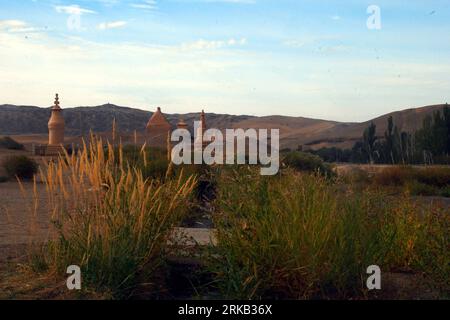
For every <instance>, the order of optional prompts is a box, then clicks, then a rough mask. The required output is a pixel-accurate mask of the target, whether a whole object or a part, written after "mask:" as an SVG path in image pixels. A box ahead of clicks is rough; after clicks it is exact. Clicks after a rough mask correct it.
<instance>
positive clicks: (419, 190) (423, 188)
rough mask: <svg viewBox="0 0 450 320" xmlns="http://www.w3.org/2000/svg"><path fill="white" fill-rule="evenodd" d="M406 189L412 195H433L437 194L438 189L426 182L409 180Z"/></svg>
mask: <svg viewBox="0 0 450 320" xmlns="http://www.w3.org/2000/svg"><path fill="white" fill-rule="evenodd" d="M406 189H407V190H408V191H409V193H410V194H411V195H414V196H435V195H439V189H438V188H436V187H433V186H430V185H428V184H424V183H420V182H417V181H411V182H409V183H407V184H406Z"/></svg>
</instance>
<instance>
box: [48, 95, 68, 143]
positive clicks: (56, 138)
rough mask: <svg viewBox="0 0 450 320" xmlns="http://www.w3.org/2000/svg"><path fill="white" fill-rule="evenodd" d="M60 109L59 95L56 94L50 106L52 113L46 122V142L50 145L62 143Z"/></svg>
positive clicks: (62, 119) (62, 132)
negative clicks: (53, 102)
mask: <svg viewBox="0 0 450 320" xmlns="http://www.w3.org/2000/svg"><path fill="white" fill-rule="evenodd" d="M61 111H62V109H61V107H60V106H59V95H58V94H56V97H55V104H54V105H53V107H52V114H51V116H50V120H49V122H48V144H49V145H51V146H59V145H62V144H64V127H65V123H64V118H63V116H62V112H61Z"/></svg>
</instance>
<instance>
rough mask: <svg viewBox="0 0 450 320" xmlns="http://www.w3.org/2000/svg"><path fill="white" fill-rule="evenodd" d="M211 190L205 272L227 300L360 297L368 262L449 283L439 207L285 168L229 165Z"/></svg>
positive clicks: (445, 223)
mask: <svg viewBox="0 0 450 320" xmlns="http://www.w3.org/2000/svg"><path fill="white" fill-rule="evenodd" d="M219 189H220V190H219V191H220V192H219V198H218V204H217V205H218V207H219V210H220V212H219V214H216V215H215V216H214V218H215V221H214V223H215V225H216V227H217V245H216V246H214V247H211V248H210V250H211V252H210V255H209V260H208V268H209V270H210V271H211V272H213V274H215V276H216V284H217V287H218V289H219V290H220V291H221V292H222V294H223V295H224V297H225V298H233V299H234V298H237V299H265V298H289V299H302V298H330V297H331V298H350V297H366V296H367V295H368V292H367V291H366V287H365V282H364V279H366V278H367V275H366V269H367V267H368V266H369V265H373V264H376V265H379V266H380V267H381V269H382V270H385V271H386V272H389V271H390V270H399V269H400V270H402V269H403V270H408V271H409V270H411V269H412V270H415V271H417V272H424V273H425V274H426V275H429V276H430V277H433V279H436V281H437V282H438V283H439V284H440V285H442V287H443V288H444V289H449V283H448V281H449V280H448V276H449V270H448V268H447V267H444V266H448V262H449V255H448V252H447V251H446V250H447V248H448V245H449V239H448V233H447V228H448V227H449V221H450V217H448V215H447V214H446V213H445V212H444V211H432V209H430V207H423V208H419V207H416V206H415V204H413V203H412V202H411V201H409V199H407V198H400V199H398V200H395V199H394V200H389V201H386V199H385V198H384V196H383V195H382V194H378V193H372V192H371V193H368V192H363V193H361V194H352V195H349V196H346V195H345V194H343V193H339V192H338V191H337V190H336V186H334V185H330V184H329V183H327V182H326V180H325V179H324V178H323V177H320V176H317V175H310V174H296V173H295V172H292V171H287V172H284V173H282V174H281V175H280V176H276V177H261V176H259V175H258V173H254V172H252V171H251V170H247V171H245V170H241V171H239V170H236V171H235V172H234V173H233V174H229V175H227V176H224V177H222V180H221V181H220V183H219ZM436 210H438V209H436ZM420 212H426V215H425V216H423V215H420V214H419V213H420Z"/></svg>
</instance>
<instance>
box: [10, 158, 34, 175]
mask: <svg viewBox="0 0 450 320" xmlns="http://www.w3.org/2000/svg"><path fill="white" fill-rule="evenodd" d="M3 167H4V168H5V170H6V173H7V174H8V176H9V177H11V178H14V177H18V178H20V179H32V178H33V176H34V175H35V174H36V173H37V170H38V165H37V163H36V161H34V160H33V159H30V158H28V157H27V156H11V157H8V158H6V159H5V160H4V162H3Z"/></svg>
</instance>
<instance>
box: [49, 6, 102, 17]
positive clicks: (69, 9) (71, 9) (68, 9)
mask: <svg viewBox="0 0 450 320" xmlns="http://www.w3.org/2000/svg"><path fill="white" fill-rule="evenodd" d="M55 10H56V12H58V13H66V14H75V15H82V14H85V13H96V12H95V11H93V10H89V9H85V8H82V7H80V6H79V5H70V6H55Z"/></svg>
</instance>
